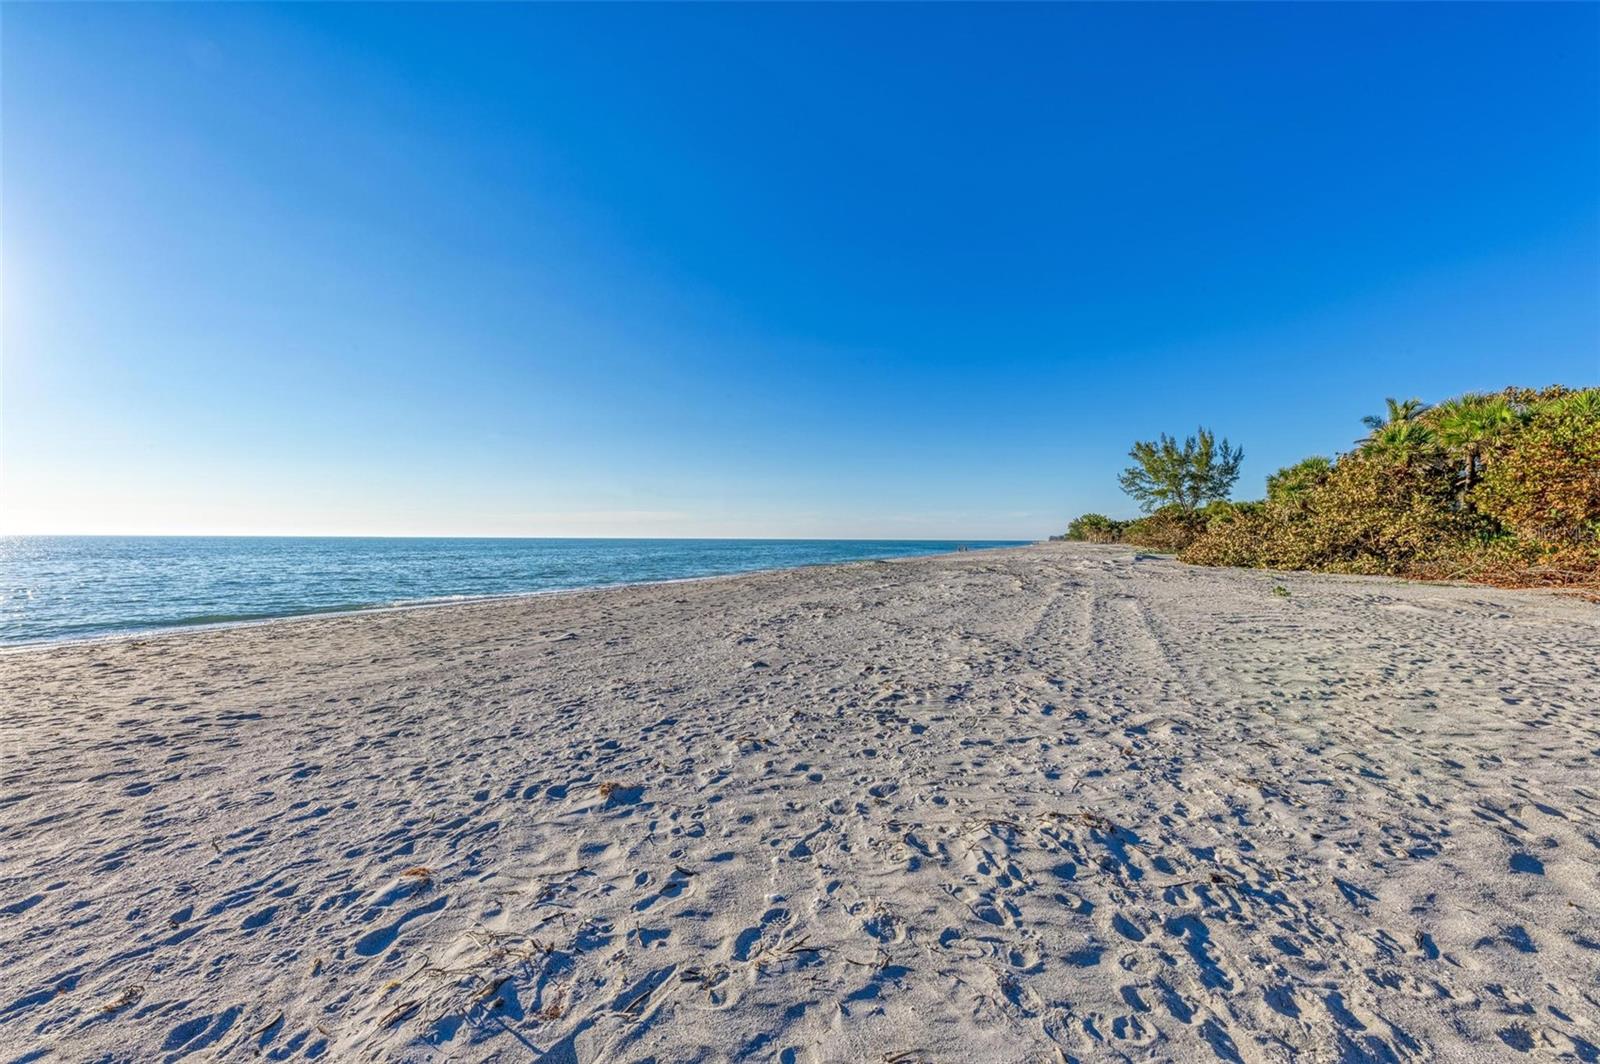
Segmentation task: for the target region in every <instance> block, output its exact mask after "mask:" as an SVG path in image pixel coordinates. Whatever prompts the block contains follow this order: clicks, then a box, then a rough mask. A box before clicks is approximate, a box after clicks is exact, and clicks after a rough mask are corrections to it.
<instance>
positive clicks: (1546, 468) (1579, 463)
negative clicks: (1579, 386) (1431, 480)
mask: <svg viewBox="0 0 1600 1064" xmlns="http://www.w3.org/2000/svg"><path fill="white" fill-rule="evenodd" d="M1471 501H1472V504H1473V506H1474V508H1475V509H1477V510H1478V511H1479V512H1480V513H1482V514H1483V515H1484V516H1486V517H1488V518H1489V519H1491V520H1492V521H1494V522H1495V523H1496V524H1497V525H1499V527H1500V528H1501V529H1503V530H1504V531H1505V532H1506V533H1508V534H1509V535H1510V536H1511V537H1513V539H1514V540H1515V544H1516V546H1517V548H1518V549H1519V550H1520V554H1521V556H1523V557H1525V558H1527V559H1529V561H1530V563H1531V564H1555V565H1558V566H1561V567H1566V568H1587V569H1600V388H1588V389H1585V390H1583V391H1577V392H1568V393H1565V394H1561V395H1558V396H1555V397H1550V398H1544V399H1543V400H1542V401H1535V402H1533V403H1531V404H1529V405H1528V407H1527V410H1526V415H1525V420H1524V421H1523V422H1522V423H1521V424H1520V425H1519V427H1518V428H1517V429H1516V430H1515V431H1511V432H1505V433H1502V434H1500V435H1499V436H1497V437H1496V438H1495V439H1494V440H1493V441H1491V442H1490V444H1489V445H1488V446H1487V447H1486V448H1485V451H1484V454H1483V471H1482V473H1481V478H1480V479H1479V481H1478V483H1477V485H1476V486H1475V487H1474V488H1473V489H1472V493H1471Z"/></svg>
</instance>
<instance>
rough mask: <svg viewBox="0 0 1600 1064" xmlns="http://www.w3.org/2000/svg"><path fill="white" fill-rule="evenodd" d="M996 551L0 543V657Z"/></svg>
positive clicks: (933, 544)
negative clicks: (118, 636) (121, 637)
mask: <svg viewBox="0 0 1600 1064" xmlns="http://www.w3.org/2000/svg"><path fill="white" fill-rule="evenodd" d="M1010 545H1012V544H1010V543H1002V542H996V541H977V540H965V541H960V542H959V543H958V542H956V541H940V540H772V539H746V540H739V539H345V538H339V539H334V538H328V539H320V538H301V537H294V538H288V537H283V538H279V537H253V536H4V537H0V644H15V643H30V642H38V641H43V640H58V639H79V638H86V637H91V636H98V635H107V634H113V633H119V632H137V631H145V630H149V629H156V628H171V627H180V626H185V625H198V624H220V623H227V622H236V621H249V620H258V619H264V618H268V617H290V616H294V615H296V614H306V613H325V612H332V611H337V610H354V609H364V608H365V609H370V608H374V607H382V606H396V605H410V604H417V603H424V602H433V601H449V600H452V599H464V598H479V597H486V596H494V595H512V594H523V593H530V592H537V591H557V590H565V589H570V588H579V587H599V586H605V585H608V584H631V583H640V582H645V581H652V580H679V579H684V578H687V577H696V576H716V575H719V574H724V573H742V572H750V571H752V570H756V569H780V568H787V567H790V566H796V565H818V564H823V563H826V562H842V561H859V560H863V559H867V558H904V557H908V556H911V555H917V554H937V553H940V552H943V551H950V550H955V549H956V548H957V547H958V546H970V547H974V548H977V547H998V546H1010Z"/></svg>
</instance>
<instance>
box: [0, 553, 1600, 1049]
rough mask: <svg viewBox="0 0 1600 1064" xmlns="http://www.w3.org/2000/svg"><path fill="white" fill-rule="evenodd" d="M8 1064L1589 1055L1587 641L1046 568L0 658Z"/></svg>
mask: <svg viewBox="0 0 1600 1064" xmlns="http://www.w3.org/2000/svg"><path fill="white" fill-rule="evenodd" d="M0 691H3V692H4V694H3V710H0V749H3V751H4V759H3V762H0V958H4V966H3V968H0V1053H3V1054H4V1057H5V1059H7V1060H11V1059H24V1060H35V1059H51V1060H54V1059H60V1060H89V1059H95V1060H102V1059H103V1060H139V1061H154V1060H169V1059H172V1060H176V1059H182V1058H184V1057H186V1056H193V1057H194V1059H197V1060H198V1059H209V1058H210V1057H212V1056H222V1057H225V1058H230V1059H231V1058H235V1057H237V1058H254V1057H256V1056H257V1055H258V1054H259V1056H260V1058H261V1059H274V1060H276V1059H295V1060H299V1059H308V1058H313V1057H316V1056H321V1057H322V1058H323V1059H328V1060H338V1061H343V1060H355V1059H395V1060H446V1059H449V1060H455V1059H465V1060H505V1061H513V1060H527V1059H530V1058H532V1057H539V1056H541V1055H542V1058H543V1059H546V1060H551V1061H598V1060H605V1061H618V1062H621V1061H640V1060H656V1061H662V1062H666V1061H687V1060H707V1061H711V1060H728V1059H751V1060H767V1059H777V1060H783V1061H801V1062H803V1061H858V1060H872V1061H894V1062H901V1064H910V1062H912V1061H920V1060H939V1061H1036V1060H1053V1061H1060V1060H1121V1059H1128V1060H1184V1061H1190V1060H1193V1061H1214V1060H1222V1061H1251V1062H1254V1061H1288V1060H1300V1061H1344V1060H1397V1059H1398V1060H1438V1061H1462V1060H1505V1059H1515V1058H1519V1057H1520V1056H1521V1055H1522V1053H1524V1052H1529V1053H1531V1054H1533V1055H1534V1056H1535V1057H1543V1058H1544V1059H1572V1060H1580V1061H1593V1060H1595V1059H1596V1058H1597V1056H1600V1049H1597V1046H1600V626H1597V611H1596V609H1595V607H1593V606H1591V605H1588V604H1585V603H1583V602H1580V601H1577V600H1573V599H1563V598H1558V597H1554V596H1550V595H1544V594H1538V593H1531V592H1523V593H1518V592H1505V591H1494V590H1488V589H1483V588H1471V587H1441V586H1421V585H1411V584H1402V583H1399V582H1393V581H1383V580H1373V579H1361V578H1339V577H1329V576H1314V575H1306V574H1291V575H1282V574H1272V573H1265V572H1246V571H1239V570H1227V569H1200V568H1190V567H1186V566H1182V565H1179V564H1178V563H1176V562H1173V561H1170V560H1166V559H1159V558H1148V557H1141V556H1139V555H1137V554H1135V553H1134V552H1133V551H1131V550H1127V549H1124V548H1118V547H1098V548H1097V547H1090V546H1082V545H1069V544H1051V545H1041V546H1037V547H1029V548H1022V549H1016V550H1006V551H992V552H974V553H969V554H960V555H947V556H942V557H935V558H921V559H912V560H904V561H897V562H893V563H863V564H851V565H840V566H829V567H825V568H816V569H806V570H795V571H787V572H777V573H764V574H756V575H751V576H743V577H737V578H728V579H716V580H707V581H702V582H691V583H681V584H664V585H655V586H645V587H635V588H623V589H614V590H608V591H597V592H585V593H575V594H568V595H557V596H547V597H540V598H531V599H522V600H514V601H504V602H494V603H481V604H470V605H459V606H449V607H439V608H430V609H419V610H411V611H402V612H392V613H382V614H366V615H351V616H339V617H325V618H314V619H304V620H296V621H288V622H281V623H274V624H268V625H261V626H255V627H241V628H233V629H226V630H214V631H203V632H202V631H194V632H185V633H173V634H164V635H159V636H144V637H139V638H128V639H121V640H113V641H106V642H101V643H94V644H79V645H70V646H56V647H44V648H35V649H29V650H25V651H19V652H13V653H8V654H5V655H0Z"/></svg>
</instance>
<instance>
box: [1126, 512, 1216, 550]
mask: <svg viewBox="0 0 1600 1064" xmlns="http://www.w3.org/2000/svg"><path fill="white" fill-rule="evenodd" d="M1206 521H1207V518H1206V514H1205V512H1204V511H1201V510H1191V509H1189V508H1187V507H1184V506H1176V505H1174V506H1163V507H1161V509H1159V510H1157V511H1156V512H1155V513H1152V514H1150V515H1149V516H1147V517H1141V518H1139V519H1138V520H1137V521H1130V522H1129V523H1128V526H1127V527H1126V528H1124V529H1123V530H1122V542H1123V543H1128V544H1132V545H1133V546H1135V547H1143V548H1145V549H1146V550H1153V551H1160V552H1162V553H1165V554H1176V553H1178V552H1179V551H1181V550H1183V549H1184V548H1186V547H1188V546H1189V545H1190V544H1191V543H1193V542H1194V541H1195V540H1197V539H1199V538H1200V535H1201V534H1202V533H1203V532H1205V530H1206Z"/></svg>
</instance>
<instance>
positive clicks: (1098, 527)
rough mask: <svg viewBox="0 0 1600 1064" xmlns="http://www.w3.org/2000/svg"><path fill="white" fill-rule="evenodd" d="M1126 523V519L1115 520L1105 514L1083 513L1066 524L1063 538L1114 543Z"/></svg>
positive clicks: (1082, 541) (1083, 541)
mask: <svg viewBox="0 0 1600 1064" xmlns="http://www.w3.org/2000/svg"><path fill="white" fill-rule="evenodd" d="M1126 525H1127V522H1126V521H1116V520H1113V519H1112V518H1109V517H1107V516H1106V515H1105V514H1084V515H1083V516H1082V517H1078V518H1074V519H1073V520H1072V522H1071V523H1070V524H1068V525H1067V534H1066V536H1065V537H1064V538H1066V539H1070V540H1076V541H1078V542H1081V543H1115V542H1117V540H1118V538H1120V537H1121V535H1122V530H1123V528H1124V527H1125V526H1126Z"/></svg>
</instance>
